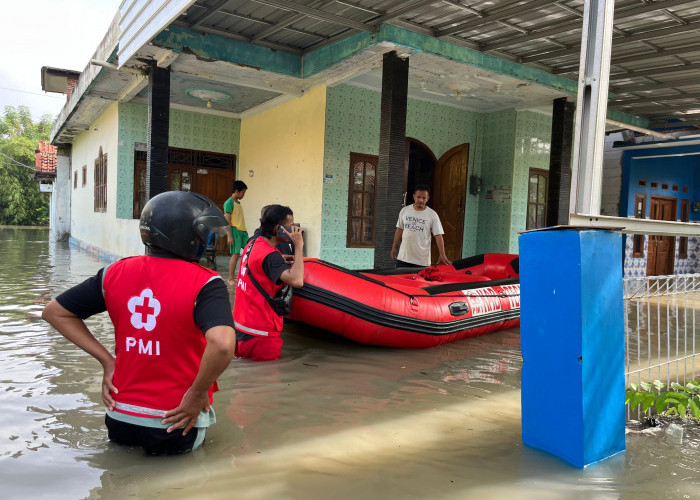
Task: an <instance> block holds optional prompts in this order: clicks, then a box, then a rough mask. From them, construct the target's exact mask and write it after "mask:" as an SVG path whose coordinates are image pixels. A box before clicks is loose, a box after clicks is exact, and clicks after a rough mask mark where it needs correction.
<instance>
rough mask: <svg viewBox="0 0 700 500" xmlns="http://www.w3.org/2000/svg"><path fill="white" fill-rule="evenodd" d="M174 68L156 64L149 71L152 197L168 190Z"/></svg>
mask: <svg viewBox="0 0 700 500" xmlns="http://www.w3.org/2000/svg"><path fill="white" fill-rule="evenodd" d="M169 120H170V69H169V68H159V67H158V66H157V65H156V63H155V62H154V63H152V65H151V68H150V70H149V74H148V138H147V143H148V155H147V160H146V191H147V192H148V198H149V199H150V198H153V197H154V196H155V195H157V194H159V193H163V192H165V191H167V190H168V188H169V186H168V133H169V127H170V122H169Z"/></svg>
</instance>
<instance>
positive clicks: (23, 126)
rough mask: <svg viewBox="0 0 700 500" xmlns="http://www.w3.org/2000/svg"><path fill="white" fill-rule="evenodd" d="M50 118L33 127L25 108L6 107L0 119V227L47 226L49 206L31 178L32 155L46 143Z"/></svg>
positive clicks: (45, 118)
mask: <svg viewBox="0 0 700 500" xmlns="http://www.w3.org/2000/svg"><path fill="white" fill-rule="evenodd" d="M52 126H53V118H52V117H51V116H50V115H44V116H42V117H41V119H40V120H39V121H38V122H37V123H34V121H33V120H32V115H31V112H30V111H29V108H28V107H26V106H17V107H14V106H6V107H5V111H4V113H3V115H2V118H1V119H0V179H2V181H1V182H0V224H8V225H27V226H36V225H46V224H48V220H49V202H48V197H47V195H45V194H42V193H40V192H39V183H38V182H37V181H36V179H35V178H34V175H33V172H34V167H33V165H34V158H35V153H34V151H35V150H36V148H37V147H38V145H39V141H40V140H48V138H49V134H50V133H51V127H52Z"/></svg>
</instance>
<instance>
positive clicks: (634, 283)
mask: <svg viewBox="0 0 700 500" xmlns="http://www.w3.org/2000/svg"><path fill="white" fill-rule="evenodd" d="M623 296H624V304H625V383H626V386H627V387H629V385H630V383H639V382H641V381H644V382H651V381H654V380H661V381H662V382H665V383H666V387H668V386H669V385H670V384H671V383H672V382H679V383H681V384H684V383H686V382H688V381H690V380H697V378H698V376H699V375H700V352H699V351H698V350H699V349H700V338H698V336H697V334H696V331H695V324H696V321H700V318H697V319H696V316H697V314H696V311H697V308H698V306H700V274H683V275H674V276H650V277H645V278H625V279H624V280H623Z"/></svg>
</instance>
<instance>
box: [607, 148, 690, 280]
mask: <svg viewBox="0 0 700 500" xmlns="http://www.w3.org/2000/svg"><path fill="white" fill-rule="evenodd" d="M615 149H617V150H620V151H621V152H622V161H621V166H622V186H621V196H620V211H619V215H620V216H621V217H637V218H642V219H656V220H665V221H679V222H697V221H698V220H700V196H699V195H698V193H700V136H698V135H686V136H684V137H681V138H680V139H679V140H677V141H673V142H670V141H660V142H641V143H634V144H621V145H618V146H617V147H616V148H615ZM699 250H700V247H699V246H698V239H697V238H695V237H673V236H654V235H652V236H645V235H631V236H627V237H626V243H625V261H624V269H625V276H659V275H668V274H688V273H697V272H700V254H699V253H698V252H699Z"/></svg>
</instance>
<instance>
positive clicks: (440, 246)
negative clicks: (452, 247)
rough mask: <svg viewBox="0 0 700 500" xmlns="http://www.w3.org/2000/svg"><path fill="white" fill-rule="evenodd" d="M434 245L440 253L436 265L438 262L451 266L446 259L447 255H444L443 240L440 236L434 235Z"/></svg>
mask: <svg viewBox="0 0 700 500" xmlns="http://www.w3.org/2000/svg"><path fill="white" fill-rule="evenodd" d="M435 243H436V244H437V247H438V252H439V253H440V257H439V258H438V264H439V263H440V262H442V263H443V264H448V265H449V264H452V262H451V261H450V259H448V258H447V255H445V240H444V239H443V238H442V235H441V234H436V235H435Z"/></svg>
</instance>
